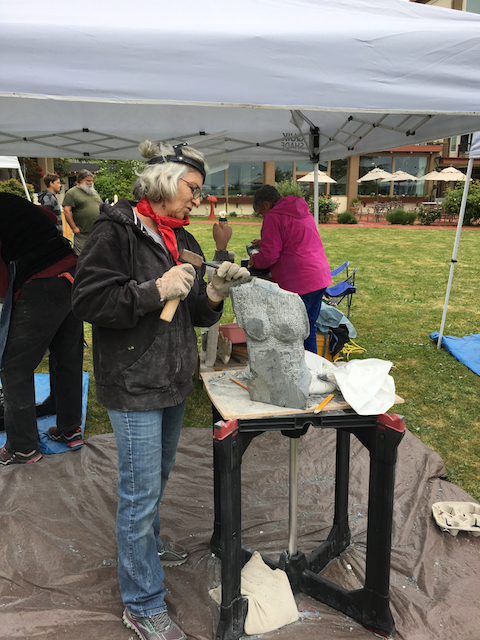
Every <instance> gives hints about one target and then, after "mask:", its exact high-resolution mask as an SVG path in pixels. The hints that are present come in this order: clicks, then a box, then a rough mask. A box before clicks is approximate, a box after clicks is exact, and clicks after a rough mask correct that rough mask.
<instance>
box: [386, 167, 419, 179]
mask: <svg viewBox="0 0 480 640" xmlns="http://www.w3.org/2000/svg"><path fill="white" fill-rule="evenodd" d="M405 180H418V178H417V177H416V176H412V174H411V173H407V172H406V171H401V170H399V171H395V173H392V177H391V178H385V179H384V180H382V182H404V181H405Z"/></svg>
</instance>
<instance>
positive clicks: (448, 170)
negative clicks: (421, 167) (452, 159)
mask: <svg viewBox="0 0 480 640" xmlns="http://www.w3.org/2000/svg"><path fill="white" fill-rule="evenodd" d="M465 178H466V176H465V174H464V173H462V172H461V171H459V170H458V169H455V167H445V169H442V170H441V171H430V173H427V174H425V175H424V176H420V178H417V180H443V181H444V182H460V181H461V180H465Z"/></svg>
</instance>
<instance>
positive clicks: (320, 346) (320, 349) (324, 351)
mask: <svg viewBox="0 0 480 640" xmlns="http://www.w3.org/2000/svg"><path fill="white" fill-rule="evenodd" d="M325 340H326V341H327V346H326V348H325ZM329 341H330V337H329V336H328V335H325V334H323V333H320V331H317V353H318V355H319V356H322V357H323V358H325V359H326V360H330V362H333V358H332V354H331V353H330V351H329V350H328V343H329Z"/></svg>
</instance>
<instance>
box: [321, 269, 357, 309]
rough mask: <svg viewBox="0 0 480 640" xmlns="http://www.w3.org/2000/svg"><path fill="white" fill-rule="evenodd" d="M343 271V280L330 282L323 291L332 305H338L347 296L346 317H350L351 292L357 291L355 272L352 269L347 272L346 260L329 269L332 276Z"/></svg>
mask: <svg viewBox="0 0 480 640" xmlns="http://www.w3.org/2000/svg"><path fill="white" fill-rule="evenodd" d="M343 271H345V273H346V277H345V279H344V280H341V281H340V282H337V283H335V284H332V285H331V286H330V287H328V288H327V290H326V291H325V295H326V296H327V298H328V304H332V305H334V306H338V304H339V303H340V302H341V301H342V300H343V299H344V298H347V318H350V307H351V306H352V298H353V294H354V293H355V292H356V291H357V288H356V286H355V272H356V271H357V270H356V269H354V270H353V271H352V272H351V273H350V274H349V273H348V260H347V262H344V263H343V264H341V265H340V266H339V267H337V268H336V269H334V270H333V271H331V272H330V273H331V276H332V278H334V277H335V276H337V275H338V274H339V273H342V272H343Z"/></svg>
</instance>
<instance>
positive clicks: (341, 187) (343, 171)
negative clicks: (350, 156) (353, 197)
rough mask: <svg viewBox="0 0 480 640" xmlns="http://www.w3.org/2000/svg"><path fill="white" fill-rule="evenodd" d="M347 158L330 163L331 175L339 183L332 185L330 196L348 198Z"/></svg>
mask: <svg viewBox="0 0 480 640" xmlns="http://www.w3.org/2000/svg"><path fill="white" fill-rule="evenodd" d="M347 167H348V160H347V158H341V159H340V160H332V162H331V163H330V175H331V177H332V178H333V179H334V180H336V181H337V184H331V185H330V195H332V196H346V195H347Z"/></svg>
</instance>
